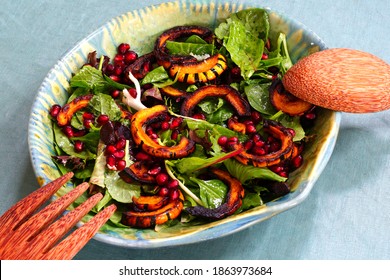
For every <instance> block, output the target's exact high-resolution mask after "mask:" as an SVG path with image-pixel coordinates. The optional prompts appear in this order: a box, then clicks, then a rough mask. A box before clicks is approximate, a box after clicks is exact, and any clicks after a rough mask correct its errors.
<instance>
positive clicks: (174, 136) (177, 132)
mask: <svg viewBox="0 0 390 280" xmlns="http://www.w3.org/2000/svg"><path fill="white" fill-rule="evenodd" d="M177 137H179V130H178V129H175V130H174V131H172V134H171V139H172V140H176V139H177Z"/></svg>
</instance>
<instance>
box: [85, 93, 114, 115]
mask: <svg viewBox="0 0 390 280" xmlns="http://www.w3.org/2000/svg"><path fill="white" fill-rule="evenodd" d="M89 107H90V108H91V109H92V112H93V113H94V114H95V116H99V115H107V116H108V117H109V118H110V120H111V121H117V120H120V119H121V116H122V113H121V110H120V109H119V107H118V105H117V104H116V103H115V101H114V99H113V98H112V97H111V96H110V95H108V94H104V93H98V94H96V95H94V96H93V97H92V99H91V101H89Z"/></svg>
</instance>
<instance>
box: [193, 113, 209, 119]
mask: <svg viewBox="0 0 390 280" xmlns="http://www.w3.org/2000/svg"><path fill="white" fill-rule="evenodd" d="M192 118H194V119H197V120H205V119H206V116H205V115H204V114H202V113H198V114H195V115H193V116H192Z"/></svg>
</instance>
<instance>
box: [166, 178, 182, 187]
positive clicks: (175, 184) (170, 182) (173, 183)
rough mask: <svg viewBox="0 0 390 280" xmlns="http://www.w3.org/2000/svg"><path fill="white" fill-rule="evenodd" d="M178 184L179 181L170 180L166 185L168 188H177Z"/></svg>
mask: <svg viewBox="0 0 390 280" xmlns="http://www.w3.org/2000/svg"><path fill="white" fill-rule="evenodd" d="M178 186H179V181H177V180H173V179H172V180H170V181H169V182H168V184H167V187H168V188H170V189H173V188H177V187H178Z"/></svg>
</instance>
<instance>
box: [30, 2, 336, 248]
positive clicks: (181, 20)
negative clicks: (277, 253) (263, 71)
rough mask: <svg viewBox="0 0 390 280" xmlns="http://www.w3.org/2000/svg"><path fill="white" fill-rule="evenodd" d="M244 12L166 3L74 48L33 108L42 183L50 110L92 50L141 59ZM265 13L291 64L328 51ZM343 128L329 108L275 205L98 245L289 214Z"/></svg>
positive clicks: (183, 239)
mask: <svg viewBox="0 0 390 280" xmlns="http://www.w3.org/2000/svg"><path fill="white" fill-rule="evenodd" d="M245 8H249V7H248V6H247V5H246V4H244V3H242V4H240V3H237V1H212V0H211V1H195V0H193V1H190V0H187V1H176V2H168V3H163V4H161V5H158V6H151V7H146V8H143V9H140V10H135V11H130V12H128V13H126V14H123V15H121V16H118V17H116V18H114V19H112V20H111V21H109V22H108V23H106V24H105V25H103V26H102V27H101V28H99V29H98V30H96V31H95V32H93V33H92V34H90V35H89V36H88V37H86V38H85V39H83V40H82V41H80V42H79V43H78V44H76V45H75V47H74V48H72V49H71V50H69V51H68V52H67V53H66V54H65V55H64V56H63V57H62V58H61V59H60V60H59V61H58V62H57V64H56V65H55V66H54V67H53V68H52V69H51V71H50V72H49V73H48V75H47V77H46V78H45V79H44V81H43V83H42V85H41V87H40V89H39V91H38V93H37V96H36V99H35V102H34V103H33V106H32V111H31V117H30V123H29V133H28V138H29V139H28V140H29V149H30V155H31V161H32V165H33V168H34V170H35V174H36V177H37V180H38V182H39V184H40V185H43V184H46V183H48V182H49V181H51V180H54V179H55V178H57V177H59V176H60V173H59V171H58V170H57V168H56V166H55V165H54V163H53V161H52V159H51V156H52V155H53V154H54V149H53V131H52V127H51V123H50V119H49V115H48V111H49V109H50V107H51V106H52V105H53V104H55V103H58V104H64V103H65V102H66V94H65V93H66V91H67V89H68V87H69V83H68V81H69V79H70V77H71V76H72V73H75V72H76V71H77V70H78V69H79V68H80V67H81V66H82V65H83V64H84V63H85V61H86V59H87V54H88V53H89V52H90V51H93V50H97V52H98V53H99V54H106V55H108V56H111V57H112V56H113V54H114V53H115V48H116V46H117V45H118V44H119V43H121V42H131V46H132V48H133V49H135V50H136V51H137V52H138V53H141V54H142V53H147V52H149V51H151V50H152V47H153V42H154V40H155V39H156V37H157V36H158V35H159V34H160V33H161V32H162V31H164V30H166V29H168V28H170V27H173V26H175V25H186V24H199V25H206V26H209V27H210V28H215V27H216V26H217V25H218V24H219V23H220V22H221V21H223V20H224V19H225V18H226V17H228V16H229V14H231V13H233V12H236V11H238V10H241V9H245ZM267 10H268V12H269V17H270V21H271V32H280V31H283V32H284V33H286V35H287V39H288V46H289V50H290V56H291V58H292V60H293V62H296V61H297V60H298V59H299V58H301V57H303V56H306V55H308V54H310V53H312V52H316V51H318V50H321V49H325V48H326V46H325V44H324V42H323V41H322V40H321V39H320V38H319V37H318V36H317V35H316V34H314V33H313V32H312V31H311V30H309V29H308V28H307V27H305V26H304V25H303V24H301V23H299V22H297V21H295V20H293V19H290V18H288V17H287V16H285V15H282V14H280V13H278V12H276V11H273V10H271V9H268V8H267ZM339 123H340V113H337V112H333V111H329V110H325V109H324V110H322V111H321V112H320V114H319V118H318V120H317V122H316V125H315V127H314V128H313V133H314V134H316V138H315V141H312V142H311V143H310V145H308V146H307V147H306V150H305V152H304V157H305V163H304V165H303V166H302V167H301V168H299V170H297V171H295V172H294V173H292V174H291V177H290V178H289V180H288V182H289V184H290V185H291V187H292V190H293V191H292V192H291V193H290V194H288V195H286V196H284V197H282V198H281V199H279V200H277V201H274V202H270V203H267V204H266V205H264V206H261V207H257V208H254V209H252V210H250V211H246V212H243V213H241V214H238V215H234V216H230V217H228V218H226V219H223V220H220V221H215V222H211V223H208V224H204V225H197V226H191V227H185V228H183V227H181V228H176V227H173V228H170V229H161V230H160V231H158V232H156V231H154V230H136V229H118V228H113V227H110V226H108V225H105V226H103V227H102V229H101V230H100V231H99V233H98V234H96V236H95V237H94V238H95V239H97V240H100V241H102V242H106V243H109V244H114V245H118V246H124V247H132V248H152V247H162V246H173V245H181V244H189V243H194V242H200V241H203V240H208V239H213V238H218V237H221V236H225V235H227V234H232V233H234V232H237V231H239V230H242V229H244V228H247V227H249V226H251V225H253V224H256V223H259V222H261V221H264V220H266V219H268V218H271V217H272V216H275V215H277V214H279V213H281V212H283V211H286V210H288V209H290V208H292V207H294V206H296V205H298V204H299V203H301V202H302V201H303V200H304V199H305V198H306V197H307V196H308V194H309V193H310V191H311V189H312V188H313V186H314V184H315V182H316V180H317V179H318V177H319V176H320V174H321V172H322V170H323V169H324V167H325V165H326V164H327V162H328V160H329V158H330V156H331V154H332V151H333V147H334V145H335V141H336V138H337V134H338V130H339ZM68 188H70V186H68ZM87 218H88V217H87Z"/></svg>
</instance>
